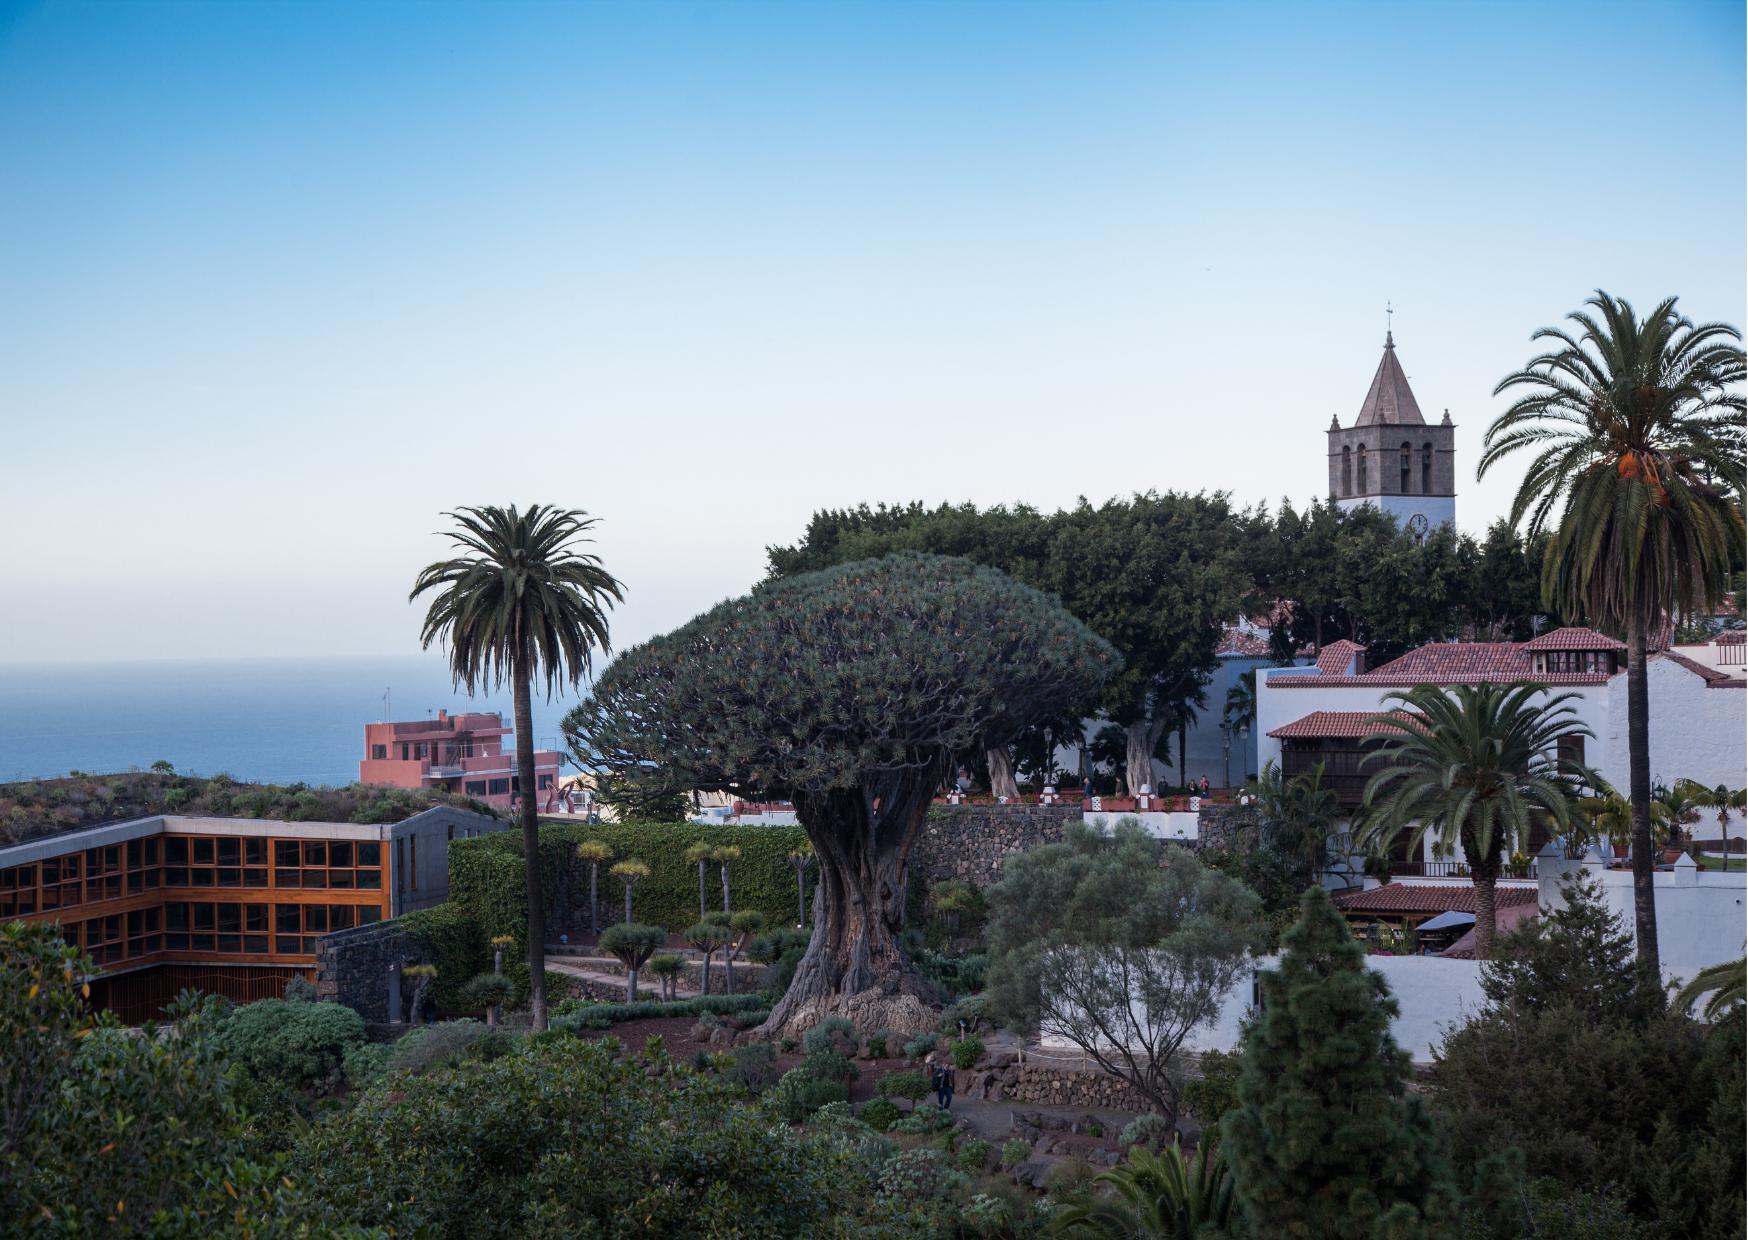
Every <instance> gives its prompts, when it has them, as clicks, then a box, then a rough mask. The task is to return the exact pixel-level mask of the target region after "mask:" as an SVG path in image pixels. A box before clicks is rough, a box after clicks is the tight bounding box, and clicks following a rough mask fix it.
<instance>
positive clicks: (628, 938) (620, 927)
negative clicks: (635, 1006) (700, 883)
mask: <svg viewBox="0 0 1748 1240" xmlns="http://www.w3.org/2000/svg"><path fill="white" fill-rule="evenodd" d="M667 945H668V932H667V931H666V930H663V929H662V928H661V927H660V926H640V925H638V924H637V923H636V922H630V921H622V922H620V923H618V924H617V925H612V926H608V927H607V930H606V932H605V933H603V934H602V935H601V948H602V950H603V951H605V952H606V953H607V954H608V955H610V956H612V957H613V958H614V959H616V960H617V961H619V963H620V964H622V965H624V966H625V1001H626V1002H627V1003H635V1002H637V971H638V970H639V969H641V968H643V966H644V963H645V962H646V961H648V960H649V958H650V957H651V956H653V955H655V954H656V953H657V952H659V951H660V950H661V949H662V948H664V947H666V946H667Z"/></svg>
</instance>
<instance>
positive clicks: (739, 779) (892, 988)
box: [564, 553, 1122, 1036]
mask: <svg viewBox="0 0 1748 1240" xmlns="http://www.w3.org/2000/svg"><path fill="white" fill-rule="evenodd" d="M1121 664H1122V659H1121V657H1120V656H1119V655H1118V654H1117V653H1116V651H1115V650H1114V649H1113V648H1112V647H1111V646H1110V645H1109V644H1108V643H1107V642H1105V641H1104V640H1103V639H1102V638H1099V637H1097V636H1096V635H1094V634H1093V632H1092V631H1091V630H1090V629H1088V628H1087V627H1086V626H1085V625H1083V624H1082V623H1081V622H1080V621H1078V620H1076V619H1075V618H1074V617H1072V616H1071V615H1069V614H1068V613H1067V612H1066V611H1064V610H1063V609H1062V607H1061V606H1060V605H1059V604H1058V603H1057V602H1056V601H1055V599H1053V598H1051V597H1050V596H1048V595H1045V594H1041V593H1039V592H1038V591H1036V590H1033V589H1030V588H1029V587H1026V586H1022V585H1020V584H1018V583H1017V582H1014V581H1012V580H1010V579H1009V578H1007V577H1005V576H1003V575H1002V574H1001V573H998V572H996V571H995V570H993V569H989V568H983V567H980V566H978V565H975V564H972V563H970V562H969V561H967V560H959V559H950V558H946V557H942V556H932V555H919V554H916V553H905V554H902V555H893V556H888V557H886V558H884V559H880V560H871V561H863V562H861V563H854V564H845V565H839V566H837V567H835V568H831V569H827V570H825V571H823V572H817V573H809V574H805V575H802V576H796V577H790V578H786V579H783V580H780V581H776V582H771V583H768V584H766V585H763V586H761V587H759V588H758V589H755V590H754V591H753V592H752V593H751V594H750V595H748V596H746V597H744V598H738V599H731V600H729V601H727V602H725V603H722V604H719V605H718V606H717V607H715V608H713V609H711V610H710V611H708V612H706V613H704V614H703V615H701V616H699V617H697V618H696V619H694V620H692V621H691V623H689V624H687V625H685V626H684V627H682V628H680V629H678V630H676V631H674V632H673V633H670V634H668V635H666V636H664V637H657V638H655V639H653V640H651V641H649V642H646V643H645V644H643V645H641V646H637V647H635V648H633V649H630V650H627V651H626V652H625V653H624V654H622V655H620V657H619V658H617V659H615V660H614V661H613V663H612V664H611V665H609V666H608V668H607V669H606V670H605V671H604V672H603V673H602V674H601V677H600V679H599V680H597V681H596V682H595V686H594V690H593V692H592V693H591V695H590V696H589V698H587V699H586V700H585V701H584V702H583V703H582V704H581V705H580V706H578V707H577V708H576V709H575V710H573V711H572V712H571V713H570V715H569V716H567V717H566V719H565V723H564V730H565V733H566V739H567V740H568V742H569V744H570V747H571V750H572V753H573V754H574V755H576V756H577V758H578V759H579V761H580V762H581V764H582V765H583V766H584V767H585V769H591V770H593V771H594V772H595V773H596V774H597V776H599V777H600V778H602V779H604V780H606V781H608V782H609V783H610V784H611V785H612V786H613V788H614V791H615V795H616V796H618V797H620V798H622V799H625V800H630V801H633V802H635V801H640V800H649V801H653V800H655V799H656V798H659V797H661V796H671V795H672V794H673V793H675V792H689V791H691V790H693V789H699V790H704V791H723V792H731V793H734V794H736V795H738V796H741V797H743V798H744V799H747V800H769V799H774V798H787V799H789V800H792V801H793V802H794V804H795V811H796V817H797V818H798V819H799V820H800V823H801V826H802V828H803V829H804V830H805V831H806V832H807V837H808V839H809V840H810V841H811V842H812V844H813V848H814V853H815V856H816V858H817V861H818V865H819V878H818V894H817V895H816V897H815V909H814V929H813V937H812V940H811V942H810V943H809V945H808V949H807V954H806V956H805V957H804V958H803V959H802V961H801V963H800V965H799V966H798V967H797V968H796V971H795V979H794V981H793V983H792V984H791V985H790V987H789V990H788V993H787V994H786V995H785V996H784V997H783V999H782V1001H781V1002H779V1003H778V1005H777V1006H776V1007H775V1008H774V1009H773V1010H772V1012H771V1016H770V1019H769V1020H768V1021H767V1022H766V1023H765V1025H764V1026H762V1028H761V1030H760V1032H761V1034H762V1035H763V1036H776V1035H778V1034H783V1033H787V1034H789V1035H790V1036H794V1035H796V1034H798V1033H800V1032H802V1031H805V1030H806V1029H809V1028H811V1027H812V1026H814V1025H815V1024H817V1023H818V1022H819V1021H820V1020H822V1019H823V1018H824V1017H825V1016H826V1015H827V1014H829V1013H832V1012H837V1013H841V1014H843V1015H846V1016H848V1017H850V1018H851V1020H853V1021H854V1022H855V1023H856V1024H857V1026H858V1027H863V1028H868V1029H878V1028H883V1027H890V1028H895V1029H924V1028H932V1027H933V1024H934V1018H933V1014H932V1012H931V1011H930V1008H931V1007H932V1006H933V1005H935V1004H938V1003H939V1001H940V998H939V996H938V995H937V994H936V992H935V990H934V987H933V986H931V985H930V984H929V982H928V980H927V979H926V978H924V977H923V976H922V974H921V973H920V972H919V971H918V970H917V968H916V966H915V965H914V964H912V963H911V961H910V958H909V957H908V956H907V955H906V954H905V951H904V948H903V946H902V945H901V944H900V941H899V931H900V930H901V929H902V927H903V918H904V898H905V872H906V871H905V867H906V863H907V861H908V859H909V857H910V853H911V849H912V848H913V847H914V846H915V844H916V841H917V838H918V836H919V834H920V832H921V830H922V826H923V823H924V821H925V820H926V819H927V816H928V810H929V804H930V802H931V801H932V800H933V798H934V796H935V794H936V792H937V790H938V789H939V788H940V787H941V785H942V784H943V782H944V781H945V780H946V778H947V777H948V775H949V773H950V772H951V771H952V770H953V769H954V767H955V765H956V762H957V760H958V758H959V757H960V756H961V755H965V754H968V753H970V752H972V751H973V750H974V749H976V748H977V747H979V746H983V745H985V744H994V743H1001V742H1002V741H1003V740H1005V739H1009V738H1011V737H1012V736H1014V735H1016V734H1018V733H1019V732H1021V731H1022V730H1024V729H1025V728H1027V727H1029V726H1031V725H1033V724H1034V723H1036V722H1037V721H1038V720H1039V719H1041V718H1043V717H1045V716H1047V715H1050V714H1051V713H1053V712H1056V711H1060V710H1062V709H1064V708H1066V707H1069V706H1073V705H1075V704H1077V703H1080V702H1082V701H1084V700H1085V699H1086V698H1088V697H1089V696H1090V695H1091V694H1093V693H1095V692H1096V691H1097V690H1098V689H1099V687H1100V686H1101V685H1102V684H1103V683H1104V681H1105V679H1106V678H1107V677H1109V676H1110V675H1111V674H1112V673H1113V672H1114V671H1116V670H1117V669H1118V668H1119V667H1120V666H1121ZM992 738H993V739H992Z"/></svg>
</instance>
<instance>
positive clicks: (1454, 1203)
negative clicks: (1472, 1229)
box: [1221, 887, 1459, 1240]
mask: <svg viewBox="0 0 1748 1240" xmlns="http://www.w3.org/2000/svg"><path fill="white" fill-rule="evenodd" d="M1299 909H1300V914H1299V920H1298V922H1297V923H1296V924H1295V925H1294V926H1293V927H1292V929H1290V930H1288V931H1287V932H1286V934H1285V935H1283V936H1282V945H1283V948H1284V954H1283V956H1282V958H1281V963H1280V967H1279V968H1278V969H1272V970H1268V971H1266V972H1264V973H1263V974H1262V979H1261V981H1262V1012H1261V1013H1260V1014H1259V1015H1258V1016H1257V1017H1256V1018H1255V1019H1254V1020H1253V1021H1252V1022H1251V1023H1250V1025H1249V1026H1248V1027H1247V1028H1246V1030H1245V1034H1244V1071H1243V1074H1242V1076H1240V1078H1239V1082H1238V1100H1239V1109H1237V1110H1235V1111H1232V1112H1230V1113H1228V1114H1227V1116H1226V1117H1225V1119H1224V1120H1223V1121H1222V1124H1221V1131H1222V1134H1223V1140H1224V1143H1225V1148H1226V1153H1227V1158H1228V1159H1229V1160H1230V1163H1231V1166H1232V1169H1233V1173H1234V1177H1235V1179H1236V1181H1237V1195H1238V1202H1239V1205H1240V1207H1241V1209H1242V1211H1243V1215H1244V1223H1245V1225H1246V1226H1247V1227H1248V1229H1249V1231H1250V1233H1251V1234H1253V1235H1256V1236H1268V1237H1283V1238H1284V1237H1294V1238H1299V1237H1303V1238H1305V1240H1313V1238H1315V1240H1324V1238H1325V1237H1328V1238H1334V1237H1340V1238H1342V1240H1348V1238H1350V1237H1351V1238H1353V1240H1360V1238H1364V1240H1418V1238H1420V1237H1434V1236H1445V1235H1454V1234H1455V1233H1456V1232H1457V1230H1458V1220H1459V1211H1458V1198H1457V1191H1456V1183H1455V1179H1454V1177H1453V1175H1452V1173H1451V1170H1450V1167H1449V1165H1448V1164H1447V1163H1446V1162H1445V1160H1444V1159H1443V1157H1441V1156H1440V1154H1439V1152H1438V1148H1437V1140H1436V1137H1435V1135H1434V1131H1433V1124H1432V1118H1431V1116H1430V1115H1429V1114H1428V1113H1427V1112H1426V1111H1425V1110H1424V1109H1422V1107H1421V1104H1420V1101H1419V1099H1418V1098H1414V1097H1411V1096H1409V1095H1408V1093H1407V1090H1406V1080H1407V1077H1408V1073H1409V1058H1408V1054H1407V1052H1405V1051H1403V1050H1402V1049H1401V1048H1400V1047H1398V1046H1397V1045H1396V1040H1395V1039H1394V1038H1392V1037H1391V1036H1390V1019H1391V1018H1392V1017H1393V1016H1394V1015H1395V1014H1396V1001H1395V1000H1394V999H1392V998H1390V992H1389V987H1388V986H1387V985H1386V984H1385V981H1384V978H1383V975H1382V974H1379V973H1375V972H1372V971H1371V970H1368V969H1367V968H1366V967H1365V955H1364V953H1363V952H1362V951H1361V949H1360V946H1359V944H1357V943H1355V942H1354V939H1353V935H1352V933H1351V932H1350V931H1349V929H1348V926H1347V923H1346V922H1345V921H1344V920H1343V919H1342V917H1341V914H1340V913H1338V912H1337V911H1336V910H1335V908H1334V906H1332V905H1331V904H1330V902H1329V896H1328V893H1326V892H1325V891H1324V890H1323V888H1321V887H1312V888H1311V889H1309V890H1308V891H1306V892H1305V894H1304V896H1303V897H1302V898H1301V899H1300V901H1299Z"/></svg>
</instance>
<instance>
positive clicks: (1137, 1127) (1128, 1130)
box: [1117, 1111, 1171, 1146]
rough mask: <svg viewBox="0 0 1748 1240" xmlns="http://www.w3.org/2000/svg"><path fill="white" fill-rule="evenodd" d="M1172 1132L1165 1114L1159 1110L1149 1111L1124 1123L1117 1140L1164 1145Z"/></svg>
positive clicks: (1125, 1142)
mask: <svg viewBox="0 0 1748 1240" xmlns="http://www.w3.org/2000/svg"><path fill="white" fill-rule="evenodd" d="M1170 1133H1171V1125H1170V1124H1167V1123H1166V1122H1165V1116H1163V1115H1161V1114H1160V1113H1159V1112H1158V1111H1149V1112H1147V1114H1145V1115H1137V1116H1136V1117H1135V1118H1134V1119H1132V1120H1130V1121H1129V1122H1128V1123H1127V1124H1124V1125H1123V1131H1122V1132H1120V1133H1118V1134H1117V1140H1118V1141H1120V1142H1122V1143H1123V1144H1124V1145H1149V1144H1151V1145H1155V1146H1162V1145H1164V1144H1165V1140H1166V1138H1167V1137H1168V1136H1169V1135H1170Z"/></svg>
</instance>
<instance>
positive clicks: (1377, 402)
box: [1354, 331, 1426, 426]
mask: <svg viewBox="0 0 1748 1240" xmlns="http://www.w3.org/2000/svg"><path fill="white" fill-rule="evenodd" d="M1354 425H1355V426H1425V425H1426V419H1425V418H1422V417H1421V416H1420V406H1419V405H1418V404H1416V403H1415V400H1414V393H1413V392H1412V391H1410V390H1409V387H1408V376H1407V375H1405V374H1403V373H1402V363H1401V362H1400V361H1398V360H1397V358H1396V340H1395V337H1394V336H1393V335H1392V334H1391V333H1390V332H1388V331H1386V332H1385V333H1384V357H1383V360H1382V361H1380V362H1379V363H1378V373H1377V374H1375V375H1373V376H1372V386H1371V388H1370V390H1368V391H1367V392H1366V399H1365V403H1363V404H1362V405H1361V406H1360V416H1359V418H1358V419H1357V420H1356V421H1355V422H1354Z"/></svg>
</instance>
